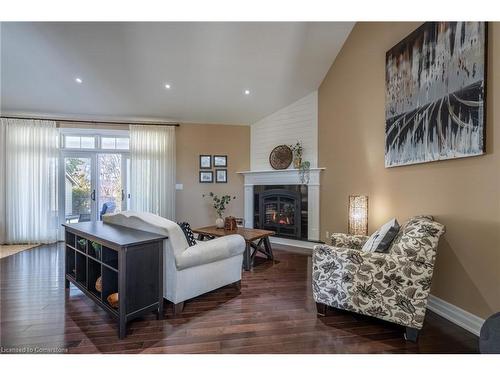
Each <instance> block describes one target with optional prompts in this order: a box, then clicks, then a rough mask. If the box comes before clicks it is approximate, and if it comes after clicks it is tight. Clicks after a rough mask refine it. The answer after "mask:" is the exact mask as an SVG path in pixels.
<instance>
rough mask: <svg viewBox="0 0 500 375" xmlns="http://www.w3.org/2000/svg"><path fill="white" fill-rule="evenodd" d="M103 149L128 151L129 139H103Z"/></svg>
mask: <svg viewBox="0 0 500 375" xmlns="http://www.w3.org/2000/svg"><path fill="white" fill-rule="evenodd" d="M101 148H102V149H107V150H128V149H129V139H128V138H123V137H120V138H118V137H102V138H101Z"/></svg>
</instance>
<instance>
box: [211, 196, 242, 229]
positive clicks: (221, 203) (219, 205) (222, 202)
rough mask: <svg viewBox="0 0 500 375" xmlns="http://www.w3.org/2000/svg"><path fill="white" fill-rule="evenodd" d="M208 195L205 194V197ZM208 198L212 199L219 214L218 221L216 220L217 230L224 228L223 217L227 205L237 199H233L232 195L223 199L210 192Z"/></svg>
mask: <svg viewBox="0 0 500 375" xmlns="http://www.w3.org/2000/svg"><path fill="white" fill-rule="evenodd" d="M206 196H207V195H206V194H203V197H206ZM208 197H210V198H212V206H213V208H215V211H216V212H217V219H216V220H215V226H216V227H217V228H224V219H223V218H222V215H223V214H224V211H225V210H226V205H228V204H229V202H231V201H232V200H233V199H236V197H231V196H230V195H227V194H226V195H223V196H222V197H219V196H218V195H216V194H214V193H212V192H210V193H208Z"/></svg>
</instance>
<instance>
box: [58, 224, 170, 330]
mask: <svg viewBox="0 0 500 375" xmlns="http://www.w3.org/2000/svg"><path fill="white" fill-rule="evenodd" d="M63 226H64V227H65V228H66V233H65V240H66V249H65V285H66V288H69V283H70V282H71V283H72V284H74V285H75V286H76V287H77V288H78V289H80V290H81V291H82V292H83V293H84V294H86V295H87V296H88V297H90V298H91V299H92V300H93V301H94V302H95V303H97V305H99V306H100V307H101V308H102V309H104V310H105V311H107V312H108V313H109V314H110V315H111V316H112V317H113V318H115V319H116V320H117V321H118V336H119V337H120V339H122V338H124V337H125V336H126V325H127V322H128V321H129V320H131V319H134V318H137V317H139V316H141V315H144V314H146V313H150V312H155V313H156V314H157V317H158V319H162V318H163V240H164V239H165V238H167V237H165V236H163V235H159V234H155V233H149V232H144V231H140V230H135V229H130V228H126V227H122V226H118V225H110V224H105V223H103V222H83V223H76V224H63ZM99 277H100V278H101V288H100V289H101V291H98V290H97V289H96V281H97V279H98V278H99ZM113 293H118V297H119V298H118V308H114V307H113V306H111V304H110V303H109V302H108V299H107V298H108V296H109V295H111V294H113Z"/></svg>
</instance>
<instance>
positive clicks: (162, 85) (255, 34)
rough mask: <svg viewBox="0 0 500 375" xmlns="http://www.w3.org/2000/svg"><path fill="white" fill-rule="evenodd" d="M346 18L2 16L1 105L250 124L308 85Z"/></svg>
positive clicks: (17, 109) (27, 110)
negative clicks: (30, 19)
mask: <svg viewBox="0 0 500 375" xmlns="http://www.w3.org/2000/svg"><path fill="white" fill-rule="evenodd" d="M352 27H353V24H352V23H345V22H329V23H307V22H298V23H288V22H272V23H262V22H258V23H208V22H203V23H179V22H177V23H176V22H173V23H172V22H164V23H137V22H128V23H122V22H117V23H96V22H90V23H5V22H4V23H2V24H1V66H0V68H1V82H0V89H1V91H0V95H1V110H2V113H4V114H5V113H9V114H32V115H34V114H37V115H57V116H66V117H71V118H83V119H115V120H117V119H141V120H155V119H156V120H160V119H161V120H172V121H179V122H201V123H224V124H250V123H253V122H255V121H257V120H259V119H261V118H263V117H265V116H266V115H268V114H270V113H272V112H274V111H276V110H278V109H280V108H282V107H284V106H286V105H288V104H290V103H292V102H293V101H295V100H297V99H299V98H301V97H303V96H305V95H307V94H308V93H310V92H311V91H314V90H316V89H317V88H318V87H319V85H320V83H321V81H322V80H323V78H324V76H325V74H326V73H327V71H328V69H329V68H330V66H331V64H332V63H333V61H334V59H335V57H336V56H337V54H338V52H339V51H340V49H341V47H342V45H343V43H344V41H345V40H346V38H347V36H348V34H349V32H350V31H351V29H352ZM77 78H79V79H80V80H81V83H78V82H77V81H76V80H77ZM166 85H169V87H170V88H167V87H166ZM245 90H248V92H247V93H245Z"/></svg>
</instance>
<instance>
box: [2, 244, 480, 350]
mask: <svg viewBox="0 0 500 375" xmlns="http://www.w3.org/2000/svg"><path fill="white" fill-rule="evenodd" d="M275 258H276V259H275V261H274V263H273V262H271V261H267V260H264V259H262V258H257V259H256V263H257V264H256V266H255V267H254V270H253V271H251V272H244V273H243V280H242V285H241V292H240V293H239V292H237V291H236V289H235V288H233V287H225V288H221V289H219V290H217V291H214V292H211V293H208V294H206V295H203V296H201V297H198V298H195V299H193V300H191V301H188V302H187V303H186V306H185V309H184V312H183V313H182V314H180V315H178V316H176V317H175V318H173V317H172V306H171V305H170V304H168V305H166V319H164V320H161V321H158V320H156V318H155V316H154V315H153V314H151V316H148V317H145V318H144V319H138V320H136V321H133V322H131V323H129V325H128V336H127V337H126V339H124V340H119V339H118V337H117V333H116V323H115V322H114V320H112V319H111V318H110V317H108V316H107V314H106V313H105V312H104V311H102V310H101V309H100V308H98V307H97V306H95V305H94V303H93V302H92V301H91V300H90V299H88V298H87V297H86V296H85V295H83V294H82V293H81V292H80V291H79V290H77V289H76V288H74V287H72V288H71V290H70V291H69V292H66V291H65V289H64V275H63V247H62V246H61V245H59V246H57V245H52V246H41V247H38V248H35V249H32V250H28V251H24V252H22V253H19V254H16V255H13V256H9V257H7V258H4V259H1V260H0V301H1V316H0V324H1V326H0V345H1V346H2V349H3V351H4V352H5V350H6V349H11V348H31V350H33V351H35V352H36V351H55V352H68V353H476V352H477V346H478V340H477V337H475V336H474V335H472V334H471V333H468V332H466V331H465V330H463V329H461V328H459V327H457V326H455V325H453V324H451V323H450V322H448V321H446V320H444V319H443V318H440V317H439V316H437V315H436V314H433V313H432V312H428V314H427V317H426V322H425V326H424V329H423V330H422V332H421V336H420V340H419V342H418V343H417V344H414V343H409V342H406V341H404V339H403V329H402V328H401V327H398V326H396V325H394V324H390V323H387V322H383V321H380V320H376V319H371V318H368V317H364V316H360V315H356V314H352V313H348V312H342V311H335V312H333V313H332V315H331V316H328V317H324V318H317V316H316V308H315V304H314V301H313V299H312V295H311V280H310V263H311V258H310V257H308V256H307V255H303V254H299V253H290V252H285V251H280V249H279V247H277V246H276V247H275ZM59 349H60V350H59Z"/></svg>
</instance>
